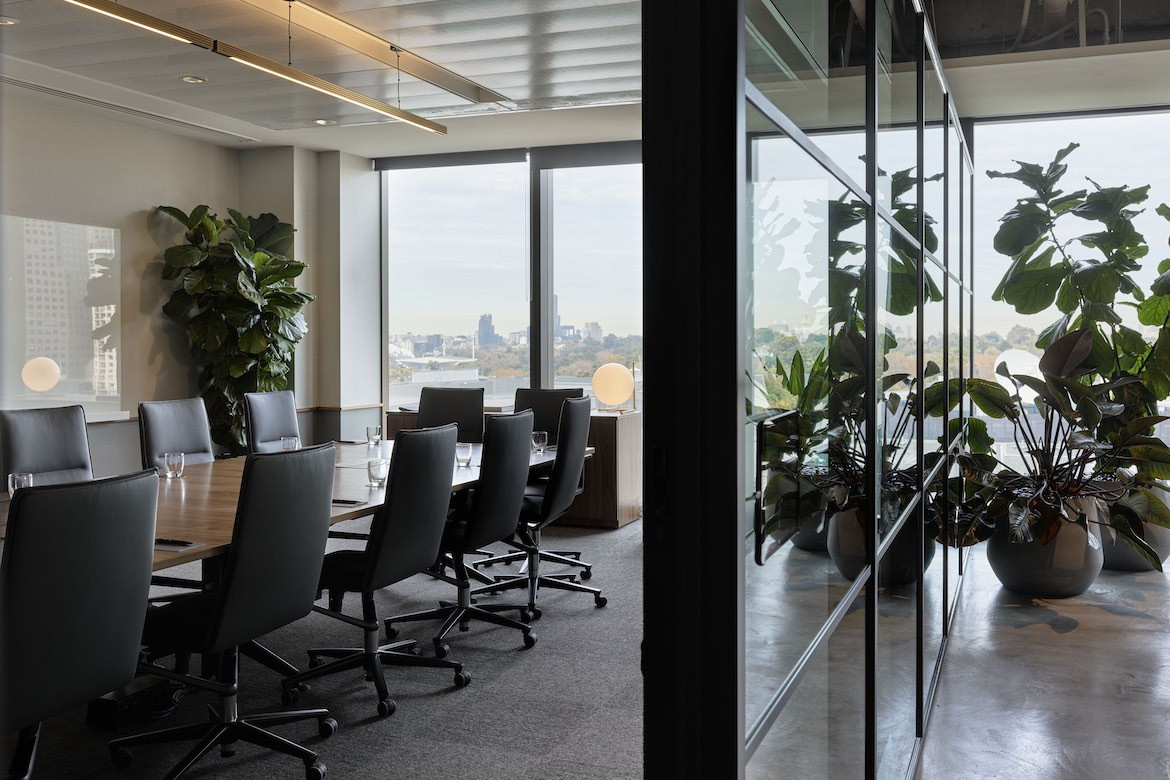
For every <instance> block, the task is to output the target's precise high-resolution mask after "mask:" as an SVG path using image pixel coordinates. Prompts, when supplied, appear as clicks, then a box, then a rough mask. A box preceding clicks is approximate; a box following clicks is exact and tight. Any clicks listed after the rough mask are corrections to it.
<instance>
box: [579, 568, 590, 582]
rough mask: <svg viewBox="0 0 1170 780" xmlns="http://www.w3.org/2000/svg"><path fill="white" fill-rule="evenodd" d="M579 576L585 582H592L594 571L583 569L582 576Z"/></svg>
mask: <svg viewBox="0 0 1170 780" xmlns="http://www.w3.org/2000/svg"><path fill="white" fill-rule="evenodd" d="M578 576H580V577H581V579H583V580H591V579H593V570H592V569H582V570H581V574H580V575H578Z"/></svg>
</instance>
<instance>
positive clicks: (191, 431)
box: [138, 398, 215, 469]
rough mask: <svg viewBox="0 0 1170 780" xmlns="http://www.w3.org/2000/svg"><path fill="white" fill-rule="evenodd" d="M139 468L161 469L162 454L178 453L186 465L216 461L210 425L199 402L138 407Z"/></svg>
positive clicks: (195, 399) (154, 403) (196, 399)
mask: <svg viewBox="0 0 1170 780" xmlns="http://www.w3.org/2000/svg"><path fill="white" fill-rule="evenodd" d="M138 438H139V443H140V444H141V447H142V468H144V469H150V468H162V467H163V453H167V452H181V453H183V461H184V463H185V464H186V465H191V464H193V463H210V462H211V461H213V460H215V451H214V450H213V449H212V446H211V423H210V422H209V421H208V419H207V406H206V405H205V404H204V403H203V399H202V398H183V399H181V400H178V401H143V402H142V403H140V404H138Z"/></svg>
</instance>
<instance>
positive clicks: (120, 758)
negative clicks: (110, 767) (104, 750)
mask: <svg viewBox="0 0 1170 780" xmlns="http://www.w3.org/2000/svg"><path fill="white" fill-rule="evenodd" d="M110 759H111V760H112V761H113V762H114V766H116V767H118V768H119V769H125V768H126V767H128V766H130V764H132V763H133V762H134V756H133V755H131V754H130V751H129V750H127V749H126V748H115V749H113V750H111V751H110Z"/></svg>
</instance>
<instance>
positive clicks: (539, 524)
mask: <svg viewBox="0 0 1170 780" xmlns="http://www.w3.org/2000/svg"><path fill="white" fill-rule="evenodd" d="M591 405H592V402H591V401H590V399H588V398H570V399H568V400H567V401H565V402H564V408H563V409H562V411H561V420H560V425H559V427H560V443H559V444H558V445H557V458H556V461H555V462H554V463H553V470H552V474H550V475H549V478H548V480H547V481H544V482H530V483H529V484H528V485H527V487H526V488H525V490H524V504H523V508H522V509H521V511H520V523H519V526H518V528H517V532H516V541H517V542H518V543H519V545H520V546H521V547H522V548H523V550H524V554H525V557H526V559H527V564H528V571H527V573H525V574H521V575H519V576H516V577H510V578H504V579H501V580H500V581H498V582H496V583H495V584H493V585H485V586H483V587H481V588H476V589H475V590H474V591H473V592H472V595H473V596H474V595H478V594H480V593H496V592H499V591H504V590H511V589H513V588H523V587H527V588H528V609H527V614H526V613H525V612H521V613H520V619H521V620H528V619H529V618H531V619H533V620H537V619H539V618H540V614H541V612H540V608H539V607H537V606H536V595H537V591H538V590H539V589H540V588H554V589H558V590H571V591H577V592H580V593H592V594H593V601H594V604H595V605H596V606H598V607H604V606H605V605H606V602H607V599H606V598H605V596H602V595H601V591H600V590H599V589H598V588H590V587H587V586H585V585H582V584H580V583H578V582H577V581H576V577H577V575H576V574H575V573H574V574H547V575H546V574H541V573H540V563H541V561H542V560H551V561H555V562H558V563H569V564H574V563H575V564H577V565H585V566H587V565H588V564H582V563H580V562H579V561H574V560H572V559H570V558H566V557H564V556H561V555H557V554H551V553H546V552H543V551H542V550H541V549H540V532H541V531H542V530H543V529H544V528H545V526H547V525H548V524H549V523H551V522H553V521H554V520H556V519H557V518H558V517H560V516H561V515H563V514H564V513H565V512H567V511H569V507H571V506H572V505H573V499H574V498H575V497H576V495H577V493H578V492H580V491H579V485H580V480H581V471H582V469H583V468H584V466H585V449H586V447H587V442H588V439H589V412H590V407H591Z"/></svg>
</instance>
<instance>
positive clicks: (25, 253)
mask: <svg viewBox="0 0 1170 780" xmlns="http://www.w3.org/2000/svg"><path fill="white" fill-rule="evenodd" d="M0 272H2V274H3V277H2V284H0V290H2V292H0V295H2V300H0V305H2V307H3V315H2V316H3V320H2V327H0V330H2V335H0V354H2V359H0V408H5V409H14V408H36V407H46V406H69V405H73V404H81V405H82V406H83V407H84V408H85V411H86V415H87V417H88V418H89V419H101V417H103V416H111V415H112V416H115V417H124V416H125V414H124V413H123V412H122V411H121V410H122V403H121V389H120V379H121V371H120V364H119V355H120V353H121V343H122V334H121V316H120V314H119V310H120V306H121V284H122V282H121V232H120V231H119V230H117V229H115V228H106V227H97V226H94V225H76V224H71V223H67V222H54V221H51V220H44V219H30V218H25V217H12V216H0Z"/></svg>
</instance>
